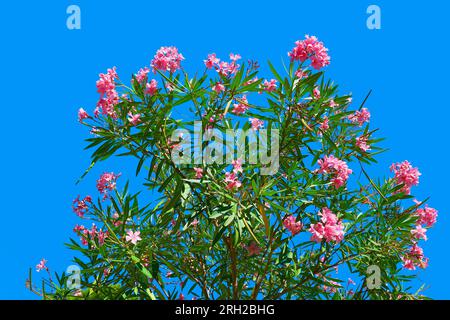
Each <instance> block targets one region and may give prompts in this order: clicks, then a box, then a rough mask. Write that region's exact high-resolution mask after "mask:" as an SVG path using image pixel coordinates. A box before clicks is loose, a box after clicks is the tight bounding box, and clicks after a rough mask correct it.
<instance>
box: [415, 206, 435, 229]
mask: <svg viewBox="0 0 450 320" xmlns="http://www.w3.org/2000/svg"><path fill="white" fill-rule="evenodd" d="M415 214H416V215H417V217H418V220H417V223H418V224H421V225H422V224H424V225H426V226H427V227H432V226H433V225H434V224H435V223H436V220H437V210H436V209H433V208H430V207H428V205H425V208H419V209H417V210H416V212H415Z"/></svg>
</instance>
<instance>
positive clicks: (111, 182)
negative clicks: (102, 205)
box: [97, 172, 120, 199]
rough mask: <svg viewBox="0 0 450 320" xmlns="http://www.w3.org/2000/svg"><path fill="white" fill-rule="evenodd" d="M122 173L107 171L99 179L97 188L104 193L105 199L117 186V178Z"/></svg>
mask: <svg viewBox="0 0 450 320" xmlns="http://www.w3.org/2000/svg"><path fill="white" fill-rule="evenodd" d="M119 176H120V174H118V175H116V174H114V173H113V172H109V173H108V172H105V173H103V174H102V175H101V176H100V178H99V179H98V180H97V190H98V192H100V193H101V194H103V195H104V197H103V198H104V199H106V198H107V197H108V191H112V190H114V189H115V188H116V180H117V178H118V177H119Z"/></svg>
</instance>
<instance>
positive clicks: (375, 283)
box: [28, 36, 437, 299]
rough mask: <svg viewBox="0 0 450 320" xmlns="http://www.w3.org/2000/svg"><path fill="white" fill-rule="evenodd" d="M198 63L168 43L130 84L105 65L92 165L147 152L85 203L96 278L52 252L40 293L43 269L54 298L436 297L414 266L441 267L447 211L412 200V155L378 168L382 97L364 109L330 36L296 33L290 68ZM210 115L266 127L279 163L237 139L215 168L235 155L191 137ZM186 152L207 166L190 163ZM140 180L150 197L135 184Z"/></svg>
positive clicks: (93, 124)
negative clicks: (334, 70)
mask: <svg viewBox="0 0 450 320" xmlns="http://www.w3.org/2000/svg"><path fill="white" fill-rule="evenodd" d="M184 60H185V58H184V57H183V55H182V54H181V53H180V52H179V51H178V49H177V48H175V47H162V48H160V49H159V50H158V51H157V52H156V54H155V56H154V58H153V59H152V61H151V64H150V66H149V67H145V68H142V69H140V70H139V72H137V73H136V74H134V75H132V77H131V79H130V80H131V81H128V79H126V80H125V79H124V80H122V79H121V78H120V77H119V75H118V73H117V72H116V68H115V67H114V68H112V69H109V70H108V71H107V72H106V73H105V74H100V78H99V80H98V81H97V90H98V93H99V100H98V103H97V105H96V107H95V110H93V112H92V114H91V113H88V112H86V111H85V110H84V109H80V110H79V112H78V118H79V121H80V123H81V124H83V125H85V126H87V127H88V128H89V129H90V137H89V138H87V139H86V141H87V149H88V150H91V159H92V165H91V167H93V166H94V165H95V164H96V163H99V162H101V161H107V159H108V158H109V157H111V156H113V155H118V156H128V157H134V158H135V159H136V161H135V166H136V170H135V172H126V173H124V172H123V173H114V172H105V173H104V174H102V175H101V176H100V177H99V179H98V181H97V189H98V192H99V194H98V195H97V196H96V197H95V196H93V195H92V196H91V195H83V196H78V197H77V198H76V199H75V200H74V201H73V211H74V212H75V214H76V215H78V216H79V217H80V224H78V225H76V226H75V227H74V230H73V231H74V232H75V237H74V239H70V242H69V243H68V247H69V248H70V249H72V250H73V251H74V255H75V257H74V260H73V261H74V264H76V265H78V266H79V267H80V269H81V272H80V274H79V275H78V274H77V273H73V274H71V273H67V272H64V273H59V274H58V273H55V274H53V273H52V272H50V270H49V269H48V267H47V264H46V263H47V261H46V260H45V259H43V260H42V261H41V262H40V263H39V264H38V265H37V271H47V272H48V273H49V276H48V277H47V278H46V279H45V280H44V282H43V285H42V286H41V285H36V284H35V283H34V282H33V281H32V279H31V274H30V278H29V279H28V287H29V288H30V289H31V290H32V291H34V292H35V293H37V294H39V295H41V296H42V297H43V298H45V299H185V298H186V299H422V298H425V297H424V296H422V295H421V290H418V291H416V290H413V288H412V287H413V286H412V285H411V283H410V281H411V280H413V279H415V277H416V276H415V275H414V273H412V272H411V270H415V269H416V268H426V266H427V264H428V259H427V258H425V257H424V254H423V250H422V249H421V247H420V246H419V242H420V241H421V240H424V241H425V240H427V236H426V231H427V229H428V228H430V227H432V226H433V224H434V223H435V222H436V217H437V211H436V210H435V209H433V208H431V207H428V206H427V205H426V204H425V202H426V201H418V200H415V199H414V197H413V196H412V195H411V189H412V188H413V187H415V186H417V185H418V183H419V176H420V173H419V171H418V169H417V168H414V167H413V166H412V164H410V163H409V162H408V161H403V162H399V163H394V164H393V165H392V167H391V168H390V171H391V173H389V172H388V171H389V168H386V172H387V174H388V175H389V176H388V178H385V179H375V178H371V177H370V176H369V174H368V173H367V170H366V169H367V168H368V167H370V166H372V165H375V164H376V160H375V157H376V155H377V154H379V153H381V152H383V151H384V150H383V149H382V148H381V147H379V146H378V143H379V142H380V141H381V140H382V139H381V138H379V137H377V135H376V133H377V129H374V128H371V126H370V123H369V122H370V112H369V110H368V109H367V108H366V107H365V102H366V100H367V99H366V100H364V101H363V102H362V103H361V104H360V105H358V106H356V105H354V104H353V103H352V97H351V96H350V95H347V94H344V95H340V94H339V92H338V87H337V86H336V85H335V84H333V82H331V81H329V80H327V79H326V77H325V75H324V72H323V71H321V70H323V69H324V68H325V67H326V66H327V65H328V64H329V63H330V57H329V54H328V50H327V49H326V48H325V46H324V45H323V43H322V42H320V41H319V40H318V39H317V38H316V37H309V36H306V38H305V39H304V40H301V41H297V42H296V43H295V47H294V48H293V49H292V50H291V51H290V52H289V53H288V61H287V62H286V64H285V65H283V68H282V69H281V70H276V69H275V67H274V66H273V65H272V64H270V63H269V67H270V71H271V74H270V75H269V76H268V77H267V78H264V77H261V78H258V76H259V74H258V73H259V65H258V63H257V62H255V61H252V60H249V61H247V62H243V59H242V58H241V57H240V56H239V55H238V54H230V56H229V59H227V60H221V59H219V58H218V57H216V55H215V54H214V53H212V54H209V55H208V56H207V58H206V60H204V64H205V69H204V70H202V71H201V73H197V74H195V75H194V76H192V75H188V74H187V72H185V70H184V69H183V66H182V64H184V63H187V61H188V60H187V59H186V62H185V61H184ZM181 115H184V117H185V118H183V117H182V116H181ZM186 115H187V116H186ZM195 123H197V124H198V123H200V124H201V127H202V130H203V132H206V135H205V137H206V138H207V137H208V132H209V134H210V135H211V133H212V132H215V133H217V132H219V133H221V134H226V132H229V131H230V130H237V129H241V130H242V132H249V136H248V137H247V140H244V143H245V141H247V143H248V145H247V147H248V149H249V150H250V145H251V143H250V140H251V139H250V138H251V137H252V136H253V137H257V138H258V137H259V138H261V139H262V137H261V136H262V134H261V135H260V133H262V131H263V130H266V131H265V132H266V133H267V134H269V136H271V137H275V138H276V140H272V139H270V141H271V142H272V141H275V142H276V144H275V143H274V144H272V146H271V147H272V149H271V157H272V158H271V159H272V160H273V163H271V165H272V164H274V163H276V165H275V166H272V167H271V170H269V174H267V167H268V165H267V162H266V163H263V161H250V160H249V159H248V157H246V156H245V155H246V153H239V152H238V150H237V149H236V148H232V149H231V150H230V149H229V148H227V149H226V150H225V151H224V156H225V155H226V157H227V159H229V160H230V161H223V162H221V161H217V159H218V158H219V157H216V158H215V160H216V161H212V160H214V156H217V155H220V152H219V149H215V151H211V143H212V141H211V140H209V141H208V139H205V140H206V141H201V142H200V143H197V144H198V146H197V150H192V149H190V148H189V145H187V144H190V143H193V142H194V141H190V140H187V139H186V138H187V137H186V134H179V130H180V129H183V130H184V131H183V132H192V131H193V128H194V125H195ZM266 138H267V137H266ZM266 140H267V141H266V142H269V139H268V138H267V139H266ZM244 146H245V145H244ZM275 147H276V148H275ZM194 149H195V147H194ZM241 151H242V150H241ZM195 152H196V153H197V155H198V154H200V155H203V154H206V153H208V152H211V156H210V157H208V156H206V157H205V156H203V157H202V156H200V158H199V157H190V156H191V154H193V153H195ZM214 152H216V154H215V155H213V153H214ZM249 154H250V153H249ZM242 155H243V156H242ZM183 156H187V158H186V159H191V160H192V161H184V162H183V163H179V161H178V162H177V161H175V160H176V159H178V160H179V159H180V157H183ZM260 160H261V159H260ZM88 172H89V170H87V171H86V174H89V173H88ZM135 175H136V176H138V177H141V178H142V179H143V180H145V182H144V184H143V185H142V192H144V193H145V192H146V193H147V194H146V195H145V196H144V193H140V192H138V193H132V192H130V191H129V187H128V182H127V180H126V179H127V178H129V179H133V177H134V176H135ZM148 194H151V195H152V196H148ZM78 276H79V279H78V278H77V277H78Z"/></svg>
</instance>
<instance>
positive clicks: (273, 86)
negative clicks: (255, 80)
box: [263, 79, 277, 92]
mask: <svg viewBox="0 0 450 320" xmlns="http://www.w3.org/2000/svg"><path fill="white" fill-rule="evenodd" d="M263 86H264V90H266V91H267V92H273V91H275V90H277V80H275V79H271V80H270V81H267V80H264V83H263Z"/></svg>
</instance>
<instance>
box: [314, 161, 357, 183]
mask: <svg viewBox="0 0 450 320" xmlns="http://www.w3.org/2000/svg"><path fill="white" fill-rule="evenodd" d="M317 163H318V164H319V166H320V168H319V170H318V173H321V174H324V173H325V174H333V175H334V177H333V178H332V179H331V183H332V184H333V186H334V187H335V188H340V187H342V186H343V185H344V184H345V183H346V182H347V179H348V177H349V175H350V174H351V173H352V170H351V169H349V168H348V166H347V163H346V162H345V161H342V160H339V159H338V158H336V157H335V156H333V155H330V156H325V157H324V158H323V159H320V160H318V161H317Z"/></svg>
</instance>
